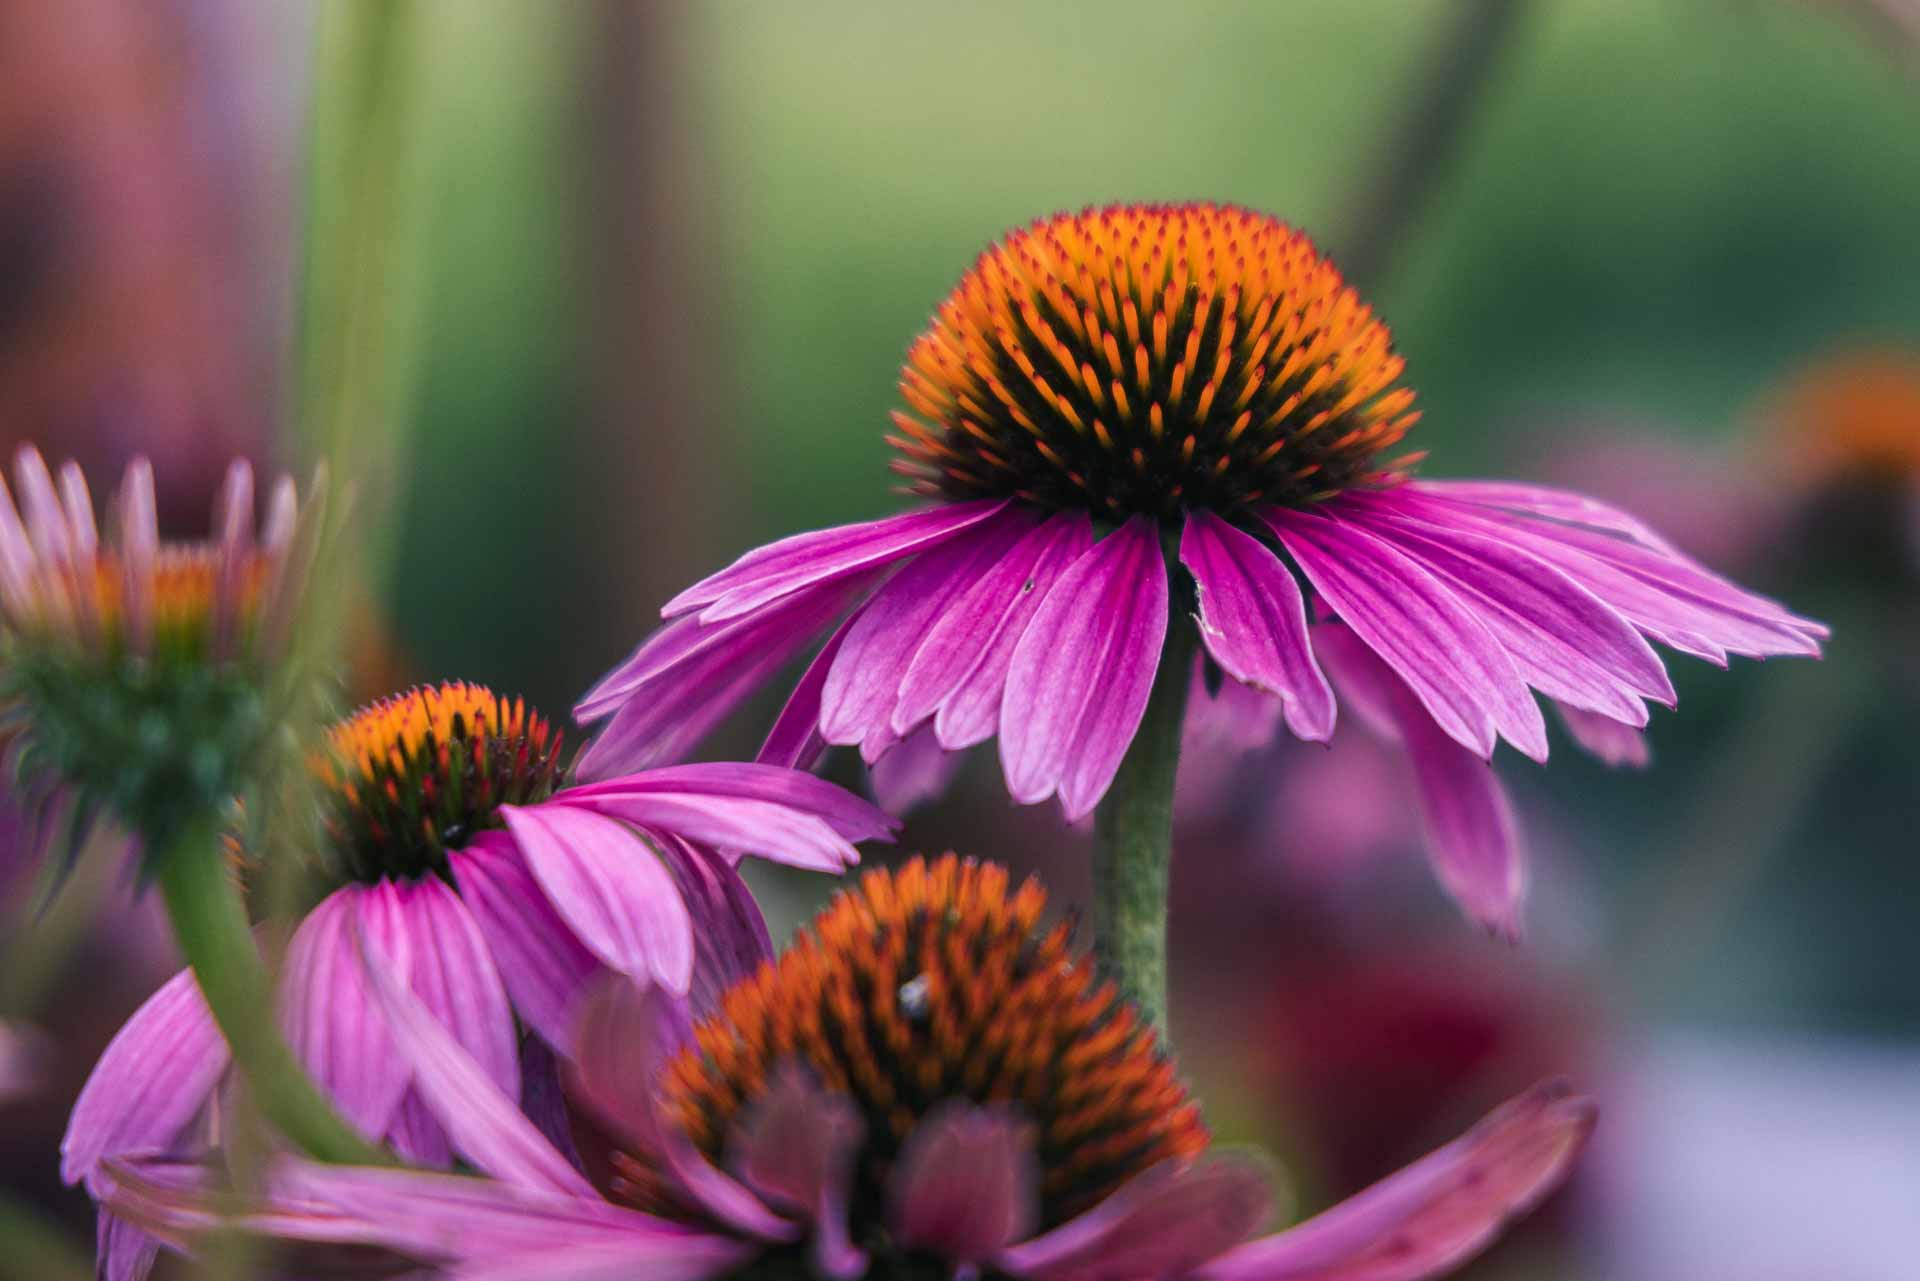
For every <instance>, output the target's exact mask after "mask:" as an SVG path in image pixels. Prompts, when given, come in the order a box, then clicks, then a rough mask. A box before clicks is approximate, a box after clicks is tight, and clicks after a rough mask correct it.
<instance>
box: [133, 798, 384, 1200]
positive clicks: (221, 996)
mask: <svg viewBox="0 0 1920 1281" xmlns="http://www.w3.org/2000/svg"><path fill="white" fill-rule="evenodd" d="M154 866H156V868H157V872H158V875H157V879H158V881H159V886H160V893H161V897H162V898H163V899H164V900H165V901H166V905H167V915H168V916H169V917H170V918H171V919H172V921H173V932H174V935H175V937H176V938H178V939H179V941H180V950H181V952H182V953H184V954H185V956H186V958H187V963H188V964H189V965H191V966H192V967H193V977H194V980H195V982H197V983H198V984H199V985H200V992H201V994H202V995H203V996H205V997H206V1001H207V1008H208V1009H209V1010H211V1011H212V1012H213V1020H214V1022H215V1023H216V1024H218V1025H219V1028H220V1032H221V1034H222V1035H223V1036H225V1037H226V1040H227V1046H228V1048H229V1049H230V1050H231V1051H232V1052H233V1061H234V1063H235V1065H236V1066H238V1067H239V1069H240V1073H241V1075H242V1077H243V1078H244V1079H245V1081H246V1084H247V1089H248V1091H249V1093H250V1094H251V1096H252V1098H253V1102H254V1105H255V1106H256V1107H258V1108H259V1109H260V1111H261V1113H262V1114H263V1115H265V1117H266V1118H267V1120H268V1121H270V1122H271V1123H272V1124H273V1125H274V1127H275V1128H276V1129H278V1130H279V1131H280V1133H282V1134H284V1135H285V1136H286V1137H287V1138H288V1139H291V1140H292V1141H293V1142H294V1143H295V1144H297V1145H298V1146H299V1147H301V1148H302V1149H304V1150H305V1151H306V1152H307V1153H308V1154H310V1155H312V1156H314V1157H316V1158H318V1159H320V1160H322V1161H332V1162H335V1163H338V1164H374V1165H384V1164H386V1163H387V1158H386V1157H385V1155H384V1154H383V1153H382V1152H381V1150H380V1149H379V1148H377V1147H375V1146H374V1145H373V1144H371V1143H369V1142H367V1141H366V1140H365V1139H363V1138H361V1137H360V1135H359V1134H358V1133H356V1132H355V1131H354V1130H353V1129H352V1127H350V1126H349V1125H348V1124H347V1123H346V1122H345V1121H343V1120H341V1119H340V1116H339V1114H338V1113H336V1112H335V1111H334V1110H333V1107H332V1105H330V1104H329V1103H328V1102H327V1100H326V1098H325V1097H324V1096H323V1095H322V1094H321V1093H320V1091H319V1090H318V1089H317V1088H315V1086H314V1084H313V1082H312V1081H311V1080H310V1079H309V1078H308V1077H307V1074H306V1073H305V1072H304V1071H303V1070H302V1069H301V1067H300V1064H299V1062H298V1061H297V1060H295V1058H294V1057H293V1051H292V1050H291V1049H289V1048H288V1047H287V1043H286V1041H285V1039H284V1038H282V1037H281V1035H280V1031H279V1027H278V1024H277V1023H276V1022H275V1019H274V1017H273V1008H274V1002H273V997H272V992H271V989H270V987H269V985H268V982H267V972H266V968H265V966H264V965H262V964H261V961H260V952H259V949H258V947H257V946H256V945H255V943H254V938H253V930H252V929H251V927H250V926H249V925H248V923H247V913H246V908H245V906H244V905H243V904H242V903H241V900H240V892H239V887H238V886H237V885H235V883H234V881H233V878H232V877H231V876H230V875H229V874H228V870H227V862H226V855H225V852H224V847H223V845H222V843H221V841H220V836H219V831H218V829H217V828H216V827H215V826H214V825H213V824H211V823H206V824H200V825H196V826H194V827H192V828H190V829H189V830H188V831H187V832H186V833H185V835H184V837H183V838H182V839H180V840H176V841H174V842H172V843H171V844H170V845H169V846H168V848H167V849H166V851H165V853H164V854H162V856H161V857H160V858H159V859H157V860H155V862H154Z"/></svg>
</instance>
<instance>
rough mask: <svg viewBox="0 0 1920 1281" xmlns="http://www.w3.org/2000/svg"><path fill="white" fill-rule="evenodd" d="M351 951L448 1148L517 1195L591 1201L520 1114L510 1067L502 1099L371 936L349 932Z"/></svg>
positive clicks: (589, 1188)
mask: <svg viewBox="0 0 1920 1281" xmlns="http://www.w3.org/2000/svg"><path fill="white" fill-rule="evenodd" d="M356 945H357V949H358V959H359V961H360V962H361V964H362V967H363V968H364V970H365V972H366V974H367V977H368V980H369V981H370V982H371V984H372V986H373V991H374V996H375V999H376V1000H377V1001H378V1002H379V1005H380V1011H381V1013H382V1015H383V1016H384V1017H385V1018H386V1020H387V1025H388V1027H389V1028H390V1029H391V1030H392V1035H393V1044H394V1049H395V1050H396V1052H397V1053H398V1056H399V1061H400V1062H401V1063H404V1064H405V1065H406V1066H407V1068H408V1074H409V1076H410V1077H411V1079H412V1081H413V1084H414V1089H416V1090H417V1091H419V1093H420V1097H421V1098H422V1099H423V1100H424V1101H425V1103H426V1105H427V1107H428V1109H429V1110H430V1111H431V1113H432V1115H433V1117H434V1119H435V1120H437V1121H439V1122H440V1124H441V1125H442V1126H444V1127H445V1129H446V1132H447V1136H448V1138H449V1139H450V1140H451V1141H452V1143H453V1146H454V1147H455V1148H456V1149H458V1150H459V1151H460V1152H461V1153H462V1154H463V1155H464V1156H465V1157H466V1158H467V1159H468V1160H470V1161H472V1162H473V1163H474V1165H475V1166H477V1167H479V1168H480V1169H482V1170H485V1171H486V1172H487V1173H488V1174H491V1175H493V1176H494V1177H495V1178H497V1179H500V1180H502V1181H504V1182H507V1183H511V1184H514V1185H515V1186H517V1187H523V1188H531V1189H534V1190H536V1191H546V1192H556V1193H561V1194H564V1195H569V1196H578V1197H585V1198H592V1197H593V1196H594V1191H593V1185H592V1184H590V1183H588V1182H587V1181H586V1179H585V1178H584V1177H583V1176H582V1175H581V1174H580V1172H579V1171H578V1170H575V1169H574V1168H573V1166H572V1165H571V1164H569V1163H568V1161H567V1159H566V1158H565V1157H564V1156H562V1155H561V1154H560V1153H559V1152H557V1151H555V1150H554V1147H553V1145H552V1144H550V1143H548V1142H547V1140H546V1138H545V1137H544V1136H543V1135H541V1133H540V1131H539V1130H537V1129H535V1128H534V1125H533V1122H531V1121H529V1120H528V1119H527V1118H526V1117H525V1116H524V1115H522V1114H521V1112H520V1108H519V1105H518V1100H519V1097H520V1092H519V1075H520V1065H519V1061H518V1059H517V1058H516V1059H515V1062H514V1066H513V1074H514V1078H515V1080H514V1092H513V1093H512V1094H511V1095H508V1094H503V1093H502V1092H501V1090H500V1087H499V1085H498V1083H497V1082H496V1081H495V1080H494V1079H493V1077H492V1073H491V1072H490V1071H489V1068H488V1066H487V1065H485V1064H482V1063H480V1062H479V1061H477V1060H476V1059H475V1058H474V1057H473V1055H471V1054H469V1053H468V1052H467V1051H466V1050H465V1049H464V1048H463V1047H462V1046H461V1045H460V1043H459V1042H458V1041H457V1040H455V1039H454V1037H453V1035H452V1034H450V1033H449V1031H448V1030H447V1028H446V1027H445V1026H443V1025H442V1022H441V1020H440V1018H439V1017H438V1016H437V1015H436V1012H435V1011H434V1010H432V1009H431V1008H429V1007H428V1006H427V1005H426V1004H425V1003H423V1002H422V1001H421V1000H420V999H419V998H418V997H416V996H415V995H414V993H412V992H410V991H408V990H407V987H406V985H405V984H404V983H402V982H401V980H400V978H399V977H398V976H397V975H395V974H394V973H392V969H393V966H392V965H391V963H390V962H389V961H388V959H387V958H386V957H385V956H384V955H383V954H382V953H381V951H380V947H379V944H378V943H377V942H376V941H375V940H374V939H373V938H372V936H371V935H370V934H369V933H368V932H366V931H364V930H357V931H356Z"/></svg>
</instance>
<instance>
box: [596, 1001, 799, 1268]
mask: <svg viewBox="0 0 1920 1281" xmlns="http://www.w3.org/2000/svg"><path fill="white" fill-rule="evenodd" d="M688 1035H690V1028H689V1026H688V1023H687V1017H686V1008H685V1005H684V1003H683V1002H681V1001H678V1000H675V999H674V998H673V997H671V996H670V995H669V994H667V993H665V992H663V991H661V990H660V989H658V988H649V987H643V986H641V985H639V984H636V983H633V982H632V981H630V980H627V979H623V978H620V977H617V976H615V977H610V978H609V979H608V980H607V981H606V982H605V983H603V984H601V985H600V987H599V988H598V989H597V990H595V991H594V992H593V993H591V994H590V995H589V996H588V997H587V999H586V1001H585V1002H584V1003H583V1004H582V1007H581V1014H580V1025H579V1028H578V1030H577V1031H576V1032H575V1034H574V1041H573V1044H574V1047H575V1049H574V1058H573V1068H574V1077H573V1080H574V1086H575V1090H574V1093H575V1095H576V1097H578V1098H579V1099H580V1101H581V1102H582V1103H584V1104H585V1105H586V1106H587V1107H588V1108H590V1109H591V1110H592V1111H593V1112H594V1113H595V1114H597V1115H598V1116H599V1117H600V1118H601V1120H603V1121H604V1122H606V1123H607V1124H608V1125H610V1126H612V1127H613V1129H614V1131H615V1133H616V1134H619V1135H621V1136H622V1137H625V1138H627V1139H628V1140H630V1141H632V1142H633V1143H635V1144H637V1145H638V1146H639V1148H640V1150H641V1151H642V1152H644V1153H645V1154H646V1155H647V1156H649V1157H650V1158H651V1159H652V1160H653V1162H654V1163H655V1164H656V1168H658V1169H659V1170H660V1171H661V1172H662V1173H663V1174H664V1175H666V1176H667V1177H669V1178H670V1179H671V1180H672V1183H673V1186H674V1188H675V1190H676V1191H678V1192H681V1193H684V1194H685V1195H686V1196H687V1197H688V1198H690V1199H691V1200H692V1202H693V1203H694V1204H695V1205H697V1206H698V1207H700V1208H701V1209H702V1210H703V1211H704V1212H705V1213H706V1214H708V1215H710V1216H711V1217H712V1218H713V1219H714V1220H715V1221H716V1222H719V1223H724V1224H726V1225H727V1226H728V1227H730V1228H732V1229H734V1230H735V1231H738V1232H743V1233H745V1234H747V1235H748V1236H752V1237H757V1238H759V1239H760V1240H763V1241H790V1240H793V1239H794V1238H795V1237H797V1236H798V1235H799V1228H798V1226H797V1225H795V1224H792V1223H789V1222H787V1221H786V1220H785V1219H782V1218H781V1217H780V1216H779V1215H777V1214H775V1213H774V1212H773V1211H772V1210H770V1209H768V1208H767V1207H766V1205H765V1204H764V1203H763V1202H762V1201H761V1200H760V1198H759V1197H757V1196H755V1195H754V1194H753V1192H752V1191H751V1190H749V1189H748V1188H747V1187H745V1186H744V1185H742V1184H741V1183H739V1182H738V1181H737V1180H735V1179H734V1178H733V1177H732V1176H730V1175H728V1174H725V1173H723V1172H721V1171H720V1170H718V1169H715V1168H714V1166H713V1165H712V1164H711V1163H710V1162H708V1160H707V1159H706V1158H705V1157H704V1156H702V1155H701V1154H700V1152H699V1150H698V1149H696V1148H695V1147H694V1146H693V1144H692V1143H691V1142H690V1141H689V1140H688V1139H687V1136H686V1134H685V1132H684V1131H682V1130H681V1129H680V1128H679V1127H678V1126H677V1125H674V1124H672V1123H671V1122H669V1121H667V1120H665V1119H664V1118H662V1117H661V1116H660V1115H659V1112H658V1108H659V1105H660V1099H659V1092H658V1091H657V1090H656V1089H654V1088H652V1084H651V1083H652V1082H653V1081H654V1080H655V1078H656V1077H657V1076H658V1074H659V1072H660V1070H661V1067H662V1065H663V1064H664V1063H665V1062H666V1060H667V1058H668V1056H669V1055H671V1054H673V1053H674V1052H675V1051H676V1050H677V1049H678V1048H679V1046H680V1045H681V1044H683V1043H684V1042H685V1039H686V1037H687V1036H688Z"/></svg>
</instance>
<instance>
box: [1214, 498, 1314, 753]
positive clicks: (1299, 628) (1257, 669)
mask: <svg viewBox="0 0 1920 1281" xmlns="http://www.w3.org/2000/svg"><path fill="white" fill-rule="evenodd" d="M1180 561H1181V563H1182V564H1184V565H1185V566H1186V567H1187V569H1188V571H1189V572H1191V573H1192V574H1193V581H1194V585H1195V586H1196V587H1197V588H1198V589H1199V596H1200V613H1199V620H1200V639H1201V642H1202V643H1203V644H1205V645H1206V647H1207V653H1209V654H1211V655H1213V659H1214V661H1215V662H1217V663H1219V664H1220V667H1221V670H1223V671H1224V672H1226V674H1227V675H1229V676H1231V677H1233V678H1234V680H1236V681H1239V682H1241V683H1243V684H1246V685H1251V686H1253V687H1254V688H1255V689H1260V690H1264V691H1266V692H1267V693H1269V694H1274V695H1277V696H1278V697H1279V699H1280V701H1281V703H1282V705H1283V706H1284V707H1285V709H1286V717H1287V725H1288V726H1289V727H1290V728H1291V729H1292V730H1293V732H1294V733H1295V734H1296V735H1297V736H1299V737H1300V738H1304V739H1309V740H1311V741H1314V742H1321V743H1324V742H1326V741H1327V739H1329V738H1331V737H1332V736H1333V721H1334V703H1333V691H1332V690H1331V689H1329V688H1328V687H1327V678H1326V677H1325V676H1323V675H1321V674H1320V668H1319V667H1318V666H1317V665H1316V664H1315V663H1314V661H1313V651H1312V649H1311V648H1310V647H1309V646H1308V644H1307V607H1306V602H1305V601H1304V600H1303V599H1302V598H1301V596H1300V587H1299V585H1298V584H1297V583H1295V582H1294V581H1293V574H1292V573H1291V572H1290V571H1289V570H1288V569H1287V567H1286V566H1285V565H1283V564H1281V563H1280V558H1279V557H1278V556H1275V555H1274V554H1273V553H1272V552H1271V551H1269V550H1267V548H1266V547H1265V546H1264V545H1263V544H1262V543H1261V542H1260V540H1259V539H1257V538H1254V537H1253V536H1252V535H1250V534H1247V533H1244V532H1242V531H1241V530H1238V529H1235V528H1234V527H1233V526H1232V525H1229V524H1228V523H1227V522H1226V521H1224V520H1221V519H1220V518H1219V517H1218V516H1215V515H1213V514H1212V513H1210V512H1205V511H1196V512H1190V513H1188V515H1187V522H1186V528H1185V529H1184V530H1183V531H1182V533H1181V536H1180Z"/></svg>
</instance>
